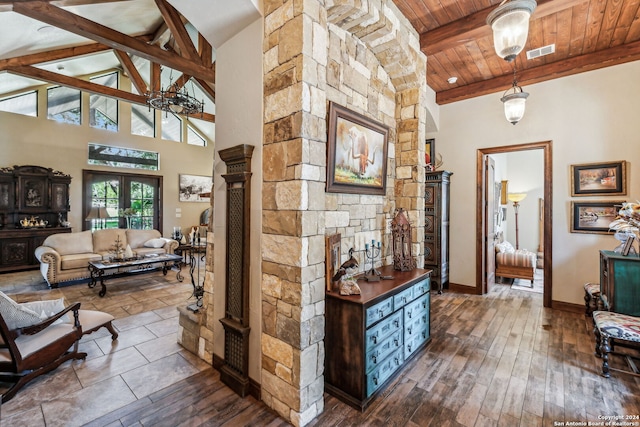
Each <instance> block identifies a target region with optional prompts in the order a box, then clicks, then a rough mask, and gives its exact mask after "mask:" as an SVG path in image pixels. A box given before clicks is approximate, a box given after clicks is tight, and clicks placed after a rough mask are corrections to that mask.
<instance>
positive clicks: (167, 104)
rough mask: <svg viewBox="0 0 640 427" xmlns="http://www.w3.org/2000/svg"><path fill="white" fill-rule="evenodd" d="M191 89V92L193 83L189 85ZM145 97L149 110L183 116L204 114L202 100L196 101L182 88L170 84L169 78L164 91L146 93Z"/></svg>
mask: <svg viewBox="0 0 640 427" xmlns="http://www.w3.org/2000/svg"><path fill="white" fill-rule="evenodd" d="M161 73H162V72H161ZM191 89H192V92H193V83H191ZM146 96H147V104H149V108H155V109H156V110H160V111H166V112H168V113H175V114H184V115H191V114H197V113H200V115H202V113H204V100H202V101H198V100H197V99H196V98H194V97H193V96H191V95H189V91H188V90H187V89H185V88H184V87H183V88H178V85H176V84H175V83H172V82H171V77H169V87H168V88H167V89H166V90H164V89H162V88H161V89H160V90H156V91H151V92H147V94H146Z"/></svg>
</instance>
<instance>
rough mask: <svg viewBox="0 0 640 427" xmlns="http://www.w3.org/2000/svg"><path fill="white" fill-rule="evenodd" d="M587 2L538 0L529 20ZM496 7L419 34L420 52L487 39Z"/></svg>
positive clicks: (430, 52)
mask: <svg viewBox="0 0 640 427" xmlns="http://www.w3.org/2000/svg"><path fill="white" fill-rule="evenodd" d="M586 1H588V0H538V6H537V7H536V10H535V11H534V12H533V16H532V17H531V19H541V18H543V17H545V16H548V15H551V14H554V13H557V12H558V11H561V10H564V9H568V8H571V7H573V6H576V5H579V4H582V3H585V2H586ZM495 8H496V6H492V7H489V8H486V9H482V10H479V11H478V12H476V13H474V14H472V15H469V16H465V17H464V18H462V19H458V20H457V21H453V22H451V23H449V24H446V25H443V26H441V27H438V28H435V29H433V30H431V31H427V32H424V33H422V34H420V50H422V52H424V53H425V54H426V55H427V56H429V55H433V54H435V53H438V52H441V51H443V50H447V49H453V48H455V47H456V46H460V45H463V44H464V43H467V42H468V41H470V40H474V39H475V40H477V39H479V38H483V37H488V36H490V35H491V27H490V26H488V25H487V22H486V21H487V15H489V12H491V11H493V10H494V9H495Z"/></svg>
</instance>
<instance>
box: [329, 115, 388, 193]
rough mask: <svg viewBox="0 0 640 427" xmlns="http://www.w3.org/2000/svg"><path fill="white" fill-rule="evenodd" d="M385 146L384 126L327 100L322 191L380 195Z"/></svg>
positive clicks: (384, 175)
mask: <svg viewBox="0 0 640 427" xmlns="http://www.w3.org/2000/svg"><path fill="white" fill-rule="evenodd" d="M388 149H389V128H388V127H387V126H385V125H384V124H382V123H379V122H376V121H374V120H371V119H369V118H367V117H365V116H363V115H362V114H359V113H356V112H355V111H351V110H349V109H348V108H345V107H343V106H341V105H338V104H336V103H333V102H330V103H329V131H328V147H327V189H326V191H327V192H329V193H353V194H371V195H381V196H383V195H384V194H385V190H386V186H387V154H388ZM356 153H357V154H356Z"/></svg>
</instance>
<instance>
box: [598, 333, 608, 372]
mask: <svg viewBox="0 0 640 427" xmlns="http://www.w3.org/2000/svg"><path fill="white" fill-rule="evenodd" d="M610 351H611V347H610V346H609V337H608V336H606V335H605V336H603V337H602V342H601V343H600V354H601V355H602V376H603V377H605V378H610V377H611V374H610V372H609V352H610Z"/></svg>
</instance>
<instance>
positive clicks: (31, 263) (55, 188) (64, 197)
mask: <svg viewBox="0 0 640 427" xmlns="http://www.w3.org/2000/svg"><path fill="white" fill-rule="evenodd" d="M70 184H71V177H70V176H69V175H66V174H64V173H63V172H60V171H54V170H53V169H50V168H44V167H41V166H13V167H5V168H0V272H7V271H17V270H29V269H34V268H38V266H39V265H40V264H39V262H38V260H37V259H36V257H35V255H34V251H35V249H36V248H37V247H38V246H40V245H41V244H42V242H43V241H44V239H46V238H47V236H49V235H51V234H55V233H70V232H71V228H70V227H63V226H62V225H61V222H66V220H67V213H68V212H69V185H70Z"/></svg>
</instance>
